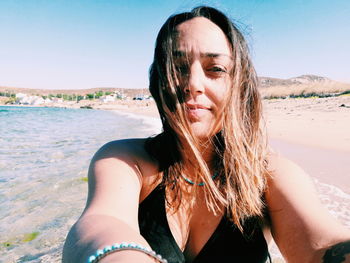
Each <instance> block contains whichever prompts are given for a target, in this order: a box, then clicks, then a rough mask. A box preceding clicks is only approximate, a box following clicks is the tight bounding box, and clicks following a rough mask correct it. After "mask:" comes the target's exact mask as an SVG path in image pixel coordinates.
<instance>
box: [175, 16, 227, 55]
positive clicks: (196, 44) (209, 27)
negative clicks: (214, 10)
mask: <svg viewBox="0 0 350 263" xmlns="http://www.w3.org/2000/svg"><path fill="white" fill-rule="evenodd" d="M176 32H177V34H176V50H179V51H184V52H186V53H201V54H203V53H204V54H205V53H208V54H219V55H226V56H231V53H232V52H231V48H230V43H229V41H228V39H227V37H226V36H225V34H224V32H223V31H222V30H221V29H220V28H219V27H218V26H217V25H216V24H214V23H213V22H211V21H210V20H209V19H207V18H204V17H196V18H192V19H190V20H188V21H185V22H183V23H181V24H180V25H178V26H177V28H176Z"/></svg>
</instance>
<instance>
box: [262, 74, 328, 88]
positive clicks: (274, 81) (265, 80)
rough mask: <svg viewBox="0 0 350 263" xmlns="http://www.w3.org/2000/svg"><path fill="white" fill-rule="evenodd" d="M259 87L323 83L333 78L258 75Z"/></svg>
mask: <svg viewBox="0 0 350 263" xmlns="http://www.w3.org/2000/svg"><path fill="white" fill-rule="evenodd" d="M259 80H260V85H261V88H268V87H273V86H291V85H298V84H310V83H325V82H332V81H333V80H331V79H329V78H325V77H321V76H316V75H301V76H299V77H294V78H289V79H278V78H270V77H259Z"/></svg>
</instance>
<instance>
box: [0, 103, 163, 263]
mask: <svg viewBox="0 0 350 263" xmlns="http://www.w3.org/2000/svg"><path fill="white" fill-rule="evenodd" d="M0 125H1V126H0V145H1V146H0V147H1V148H0V204H1V205H0V222H1V224H0V252H1V254H0V262H6V263H7V262H60V260H61V251H62V245H63V242H64V239H65V237H66V234H67V232H68V230H69V228H70V227H71V225H72V224H73V223H74V221H75V220H76V219H77V217H78V216H79V215H80V214H81V212H82V209H83V208H84V205H85V198H86V193H87V182H86V175H87V169H88V165H89V162H90V159H91V158H92V156H93V154H94V153H95V152H96V151H97V150H98V148H100V147H101V146H102V145H103V144H105V143H106V142H108V141H111V140H116V139H123V138H130V137H146V136H149V135H152V134H156V133H157V132H158V131H159V130H160V126H159V121H158V120H156V119H152V118H146V117H137V116H133V115H127V114H118V113H115V112H111V111H101V110H88V109H65V108H38V107H5V106H2V107H0ZM34 237H35V238H34ZM33 238H34V239H33ZM30 239H33V240H30Z"/></svg>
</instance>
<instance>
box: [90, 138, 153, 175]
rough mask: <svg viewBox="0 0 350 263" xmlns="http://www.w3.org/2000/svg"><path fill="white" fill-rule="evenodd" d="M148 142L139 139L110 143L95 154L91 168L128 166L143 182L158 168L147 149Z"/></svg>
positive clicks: (144, 139)
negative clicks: (146, 143) (113, 165)
mask: <svg viewBox="0 0 350 263" xmlns="http://www.w3.org/2000/svg"><path fill="white" fill-rule="evenodd" d="M146 140H147V138H137V139H125V140H116V141H111V142H108V143H106V144H105V145H103V146H102V147H101V148H100V149H99V150H98V151H97V152H96V153H95V155H94V157H93V159H92V161H91V165H90V166H94V167H96V166H97V167H98V166H102V167H105V166H107V167H108V166H109V165H112V164H115V165H118V166H121V165H122V164H123V165H127V166H129V168H130V169H132V170H133V171H134V172H135V174H136V175H137V176H138V177H139V179H140V181H142V180H143V179H144V177H147V176H148V175H151V174H154V173H155V172H156V171H157V166H158V165H157V162H156V161H155V160H154V159H153V158H151V156H150V155H149V154H148V153H147V151H146V149H145V142H146ZM94 167H92V168H94ZM90 168H91V167H90Z"/></svg>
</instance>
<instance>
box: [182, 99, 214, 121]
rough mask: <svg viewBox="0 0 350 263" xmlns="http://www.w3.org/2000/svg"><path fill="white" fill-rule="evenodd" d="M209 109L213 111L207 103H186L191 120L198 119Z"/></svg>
mask: <svg viewBox="0 0 350 263" xmlns="http://www.w3.org/2000/svg"><path fill="white" fill-rule="evenodd" d="M208 111H211V109H210V108H209V107H207V106H205V105H202V104H188V103H186V112H187V116H188V117H189V119H190V120H198V119H200V118H201V117H202V116H203V115H205V114H207V113H208Z"/></svg>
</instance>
